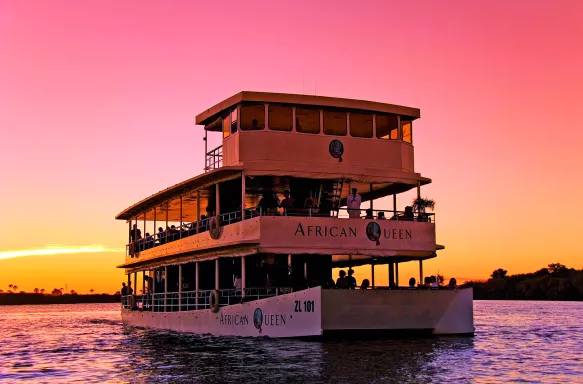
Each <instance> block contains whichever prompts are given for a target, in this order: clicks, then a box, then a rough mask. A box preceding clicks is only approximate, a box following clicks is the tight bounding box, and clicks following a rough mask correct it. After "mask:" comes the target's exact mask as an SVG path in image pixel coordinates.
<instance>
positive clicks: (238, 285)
mask: <svg viewBox="0 0 583 384" xmlns="http://www.w3.org/2000/svg"><path fill="white" fill-rule="evenodd" d="M233 287H235V289H239V290H240V289H241V279H240V278H239V276H237V275H233Z"/></svg>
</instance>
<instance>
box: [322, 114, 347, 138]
mask: <svg viewBox="0 0 583 384" xmlns="http://www.w3.org/2000/svg"><path fill="white" fill-rule="evenodd" d="M324 133H325V134H327V135H335V136H346V112H338V111H324Z"/></svg>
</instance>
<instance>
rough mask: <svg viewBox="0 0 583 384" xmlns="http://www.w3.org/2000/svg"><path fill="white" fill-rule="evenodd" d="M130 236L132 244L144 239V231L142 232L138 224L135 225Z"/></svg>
mask: <svg viewBox="0 0 583 384" xmlns="http://www.w3.org/2000/svg"><path fill="white" fill-rule="evenodd" d="M130 236H131V239H132V243H133V242H135V241H136V240H139V239H141V238H142V231H140V229H139V228H138V225H137V224H134V227H133V228H132V230H131V231H130Z"/></svg>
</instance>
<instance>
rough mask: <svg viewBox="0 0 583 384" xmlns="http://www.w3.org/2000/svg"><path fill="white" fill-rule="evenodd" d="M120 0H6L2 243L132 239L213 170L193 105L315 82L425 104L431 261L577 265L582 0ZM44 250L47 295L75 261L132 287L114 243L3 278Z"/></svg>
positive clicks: (99, 279)
mask: <svg viewBox="0 0 583 384" xmlns="http://www.w3.org/2000/svg"><path fill="white" fill-rule="evenodd" d="M121 3H122V4H120V2H117V1H83V2H78V1H36V2H34V3H33V2H27V1H2V2H0V130H1V136H0V162H1V163H2V167H0V201H2V202H3V203H4V204H3V207H2V219H3V220H2V224H1V227H0V228H1V231H0V252H2V251H8V250H22V249H38V248H44V247H45V246H46V245H48V244H62V245H64V246H83V245H91V244H101V245H103V246H104V247H106V248H108V249H116V248H120V247H123V244H124V242H125V240H126V228H127V227H126V224H125V223H123V222H116V221H115V220H113V217H114V215H115V214H117V213H118V212H119V211H121V210H122V209H123V208H126V207H127V206H129V205H131V204H133V203H134V202H136V201H138V200H140V199H142V198H143V197H145V196H147V195H150V194H152V193H154V192H156V191H158V190H160V189H163V188H166V187H167V186H169V185H171V184H174V183H177V182H179V181H182V180H184V179H186V178H189V177H192V176H194V175H196V174H198V173H200V172H201V171H202V167H203V155H202V150H201V149H202V148H203V143H202V140H201V129H200V128H199V127H195V126H194V116H195V115H196V114H198V113H199V112H201V111H202V110H204V109H206V108H207V107H209V106H211V105H213V104H215V103H216V102H218V101H220V100H222V99H224V98H226V97H228V96H231V95H232V94H234V93H237V92H239V91H241V90H258V91H272V92H286V93H302V92H304V93H313V92H314V82H316V83H317V87H316V92H317V94H319V95H327V96H337V97H348V98H357V99H367V100H374V101H380V102H389V103H394V104H402V105H408V106H413V107H417V108H420V109H421V115H422V117H421V119H420V120H418V121H417V122H416V124H415V126H414V144H415V150H416V169H417V171H419V172H421V173H422V174H423V175H424V176H427V177H431V178H432V179H433V180H434V183H433V184H432V185H430V186H428V187H426V188H424V189H423V195H426V196H428V197H432V198H434V199H435V200H436V201H437V206H436V214H437V223H438V226H437V231H438V232H437V234H438V241H439V243H441V244H444V245H445V246H446V250H445V251H442V252H440V254H439V257H438V258H437V259H436V260H432V261H430V262H428V263H427V265H428V266H427V268H428V269H429V270H428V273H429V272H431V273H435V272H437V270H439V271H440V273H444V274H445V275H446V276H458V277H475V278H483V277H486V276H488V275H489V274H490V273H491V271H492V270H493V269H495V268H498V267H504V268H506V269H508V270H509V271H510V272H511V273H516V272H527V271H532V270H535V269H538V268H541V267H543V266H545V265H546V264H548V263H550V262H561V263H563V264H566V265H568V266H570V267H576V268H581V267H583V257H582V256H583V254H582V251H581V250H580V249H581V247H580V245H579V240H580V232H581V229H582V227H583V226H582V224H581V220H582V217H583V208H582V207H581V204H579V201H580V199H581V196H583V181H582V179H581V176H580V175H581V174H582V172H581V169H582V167H583V151H582V148H583V128H582V127H583V116H582V113H581V110H582V109H581V106H580V105H579V104H580V103H581V102H583V70H582V68H583V48H582V46H583V45H582V41H583V2H580V1H553V2H551V1H513V2H508V1H488V2H481V3H480V2H468V1H441V2H434V1H420V2H415V1H406V2H405V1H403V2H387V1H377V2H372V1H358V2H339V1H327V2H324V1H322V2H312V1H306V2H293V3H289V2H275V1H258V2H257V1H256V2H250V1H245V2H240V1H236V2H235V1H234V2H204V3H203V2H193V1H186V2H178V1H173V2H154V1H147V2H143V1H142V2H137V1H136V2H129V1H125V2H121ZM315 3H317V4H315ZM292 4H293V5H292ZM408 200H409V197H407V198H401V199H400V201H402V202H403V205H404V203H405V202H408ZM385 204H386V206H387V207H389V206H390V203H389V202H388V201H387V202H385ZM381 206H382V204H381ZM50 258H53V259H50ZM40 259H42V260H44V261H42V263H47V260H54V262H53V263H47V266H46V269H43V271H44V272H38V273H39V274H37V275H35V276H33V278H34V279H35V282H39V283H40V282H42V283H43V284H46V285H47V286H46V287H45V288H49V286H48V285H51V287H50V288H51V289H52V288H54V287H53V286H52V285H53V284H55V286H56V284H59V282H60V281H61V280H62V279H64V278H66V277H63V276H60V277H59V279H60V280H56V279H57V278H56V277H54V276H55V275H56V274H57V273H56V272H54V271H53V269H54V270H62V269H63V268H64V266H65V265H67V270H68V269H71V271H72V272H71V273H73V274H74V273H75V271H77V273H78V274H79V275H82V274H85V273H87V271H88V270H91V268H89V266H95V268H98V269H99V270H100V274H96V276H95V275H93V276H92V277H91V279H90V280H91V282H90V283H91V284H92V286H93V285H95V286H99V284H101V286H102V287H103V290H110V291H113V290H115V289H117V284H118V282H119V281H121V277H120V273H121V272H120V271H116V270H115V268H114V265H115V264H118V263H121V262H122V260H123V255H122V254H120V253H116V252H107V253H87V254H81V255H78V256H76V257H74V258H72V257H71V256H70V255H69V256H66V257H65V256H50V255H43V256H31V257H22V258H18V259H11V261H8V260H5V261H1V260H0V288H1V287H4V288H5V286H7V285H8V284H9V283H18V281H26V283H20V284H19V286H20V287H21V288H25V289H27V290H29V289H32V288H33V286H32V285H31V284H33V282H29V280H30V276H26V275H27V273H26V268H24V266H25V265H26V264H25V263H29V265H30V263H31V260H33V261H34V260H40ZM43 265H44V264H43ZM51 268H53V269H51ZM87 268H89V269H87ZM415 268H416V267H414V268H412V269H411V272H410V271H409V270H407V269H406V268H405V271H404V272H402V279H403V281H405V277H407V278H408V276H409V273H410V274H411V275H416V273H415V272H413V271H414V270H415ZM101 270H103V271H104V272H101ZM108 270H111V274H108V273H109V272H106V271H108ZM35 273H37V272H35ZM11 279H12V280H14V281H8V280H11ZM45 282H46V283H45ZM90 283H89V282H86V281H85V280H84V279H79V282H78V285H77V287H79V288H78V289H77V290H78V291H82V290H83V289H89V288H88V285H87V284H90ZM110 286H114V287H115V288H108V287H110ZM74 288H76V287H74ZM94 288H95V287H94Z"/></svg>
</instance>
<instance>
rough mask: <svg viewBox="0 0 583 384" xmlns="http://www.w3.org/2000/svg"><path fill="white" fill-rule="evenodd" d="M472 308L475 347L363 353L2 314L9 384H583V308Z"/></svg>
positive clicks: (1, 343) (41, 312)
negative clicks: (183, 383) (41, 383)
mask: <svg viewBox="0 0 583 384" xmlns="http://www.w3.org/2000/svg"><path fill="white" fill-rule="evenodd" d="M474 307H475V325H476V335H475V337H465V338H457V337H456V338H429V339H407V340H394V339H393V340H387V339H384V340H369V341H359V342H357V341H324V342H321V341H320V342H315V341H297V340H271V339H236V338H213V337H204V336H203V337H199V336H192V335H180V334H176V333H168V332H159V331H150V330H143V329H133V328H125V327H124V326H123V325H122V323H121V320H120V314H119V305H117V304H99V305H95V304H78V305H44V306H14V307H0V381H1V382H9V383H12V382H19V381H32V382H54V383H67V382H156V383H158V382H195V383H228V382H232V383H249V382H261V383H265V384H267V383H278V384H281V383H292V382H293V383H296V382H306V383H371V382H374V383H380V382H404V383H432V382H436V383H441V382H451V383H464V382H488V383H493V382H496V383H499V382H533V383H538V382H548V383H557V382H569V383H573V382H581V383H583V325H582V324H583V303H573V302H570V303H569V302H568V303H559V302H500V301H498V302H485V301H481V302H480V301H479V302H475V304H474Z"/></svg>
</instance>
